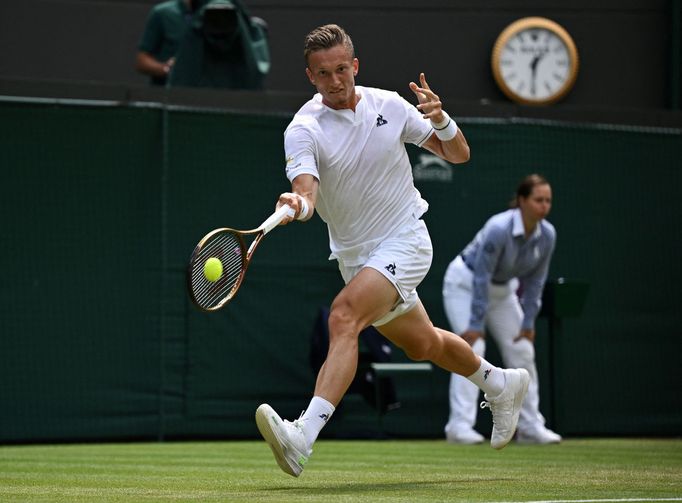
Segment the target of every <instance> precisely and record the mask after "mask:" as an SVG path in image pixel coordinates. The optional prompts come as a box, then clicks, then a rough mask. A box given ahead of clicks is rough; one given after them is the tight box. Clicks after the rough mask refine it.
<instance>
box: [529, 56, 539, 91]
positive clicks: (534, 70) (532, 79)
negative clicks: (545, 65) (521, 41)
mask: <svg viewBox="0 0 682 503" xmlns="http://www.w3.org/2000/svg"><path fill="white" fill-rule="evenodd" d="M539 62H540V55H539V54H538V55H536V56H535V57H534V58H533V60H532V61H531V62H530V73H531V77H530V94H532V95H533V96H535V78H536V77H537V71H538V63H539Z"/></svg>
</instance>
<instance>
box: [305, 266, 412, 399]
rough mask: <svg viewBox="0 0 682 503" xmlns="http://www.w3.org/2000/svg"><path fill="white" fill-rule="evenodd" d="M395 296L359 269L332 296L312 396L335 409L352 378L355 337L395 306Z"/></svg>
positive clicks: (368, 271) (377, 276)
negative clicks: (325, 344)
mask: <svg viewBox="0 0 682 503" xmlns="http://www.w3.org/2000/svg"><path fill="white" fill-rule="evenodd" d="M397 300H398V294H397V292H396V291H395V288H394V287H393V285H391V283H390V282H389V281H388V280H387V279H386V278H384V276H383V275H382V274H380V273H379V272H377V271H375V270H374V269H371V268H364V269H362V270H361V271H360V272H359V273H358V274H357V275H356V276H355V277H354V278H353V279H352V280H351V281H350V282H349V283H348V284H347V285H346V286H345V287H344V288H343V290H341V292H340V293H339V294H338V295H337V296H336V298H335V299H334V302H333V303H332V306H331V310H330V312H329V352H328V353H327V360H326V361H325V363H324V365H322V368H321V369H320V372H319V374H318V376H317V383H316V385H315V396H321V397H324V398H325V399H326V400H328V401H329V402H330V403H332V404H333V405H334V406H336V405H338V403H339V402H340V401H341V398H343V395H344V394H345V393H346V390H347V389H348V387H349V386H350V384H351V383H352V382H353V379H354V378H355V372H356V371H357V366H358V336H359V334H360V331H362V330H363V329H364V328H366V327H367V326H369V325H371V324H372V322H373V321H375V320H378V319H379V318H381V317H382V316H384V315H385V314H386V313H387V312H389V310H390V309H391V308H392V307H393V306H394V305H395V303H396V302H397Z"/></svg>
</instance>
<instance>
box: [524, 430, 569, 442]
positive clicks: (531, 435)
mask: <svg viewBox="0 0 682 503" xmlns="http://www.w3.org/2000/svg"><path fill="white" fill-rule="evenodd" d="M561 440H562V439H561V435H559V434H558V433H554V432H553V431H552V430H550V429H548V428H545V427H544V426H539V427H537V428H533V429H532V430H521V429H519V431H517V432H516V441H517V442H518V443H519V444H558V443H560V442H561Z"/></svg>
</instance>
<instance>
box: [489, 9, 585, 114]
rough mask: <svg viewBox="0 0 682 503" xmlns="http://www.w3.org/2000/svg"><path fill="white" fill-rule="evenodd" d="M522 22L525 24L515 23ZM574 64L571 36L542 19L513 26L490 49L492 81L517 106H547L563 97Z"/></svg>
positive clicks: (572, 79)
mask: <svg viewBox="0 0 682 503" xmlns="http://www.w3.org/2000/svg"><path fill="white" fill-rule="evenodd" d="M539 21H542V22H539ZM521 22H525V23H523V24H517V23H521ZM548 23H549V24H548ZM515 25H516V27H514V26H515ZM577 64H578V60H577V52H576V50H575V45H574V44H573V41H572V40H571V38H570V36H569V35H568V34H567V33H566V32H565V31H564V30H563V29H562V28H561V27H560V26H559V25H556V24H555V23H553V22H552V21H549V20H545V19H543V18H526V19H523V20H520V21H517V22H516V23H513V24H512V25H510V26H509V27H508V28H507V30H505V31H504V32H502V34H501V35H500V37H499V38H498V40H497V43H496V44H495V48H494V50H493V73H494V75H495V79H496V80H497V83H498V85H499V86H500V88H501V89H502V91H503V92H504V93H505V94H506V95H507V96H509V97H510V98H511V99H513V100H514V101H517V102H519V103H526V104H548V103H553V102H555V101H557V100H558V99H560V98H561V97H563V96H564V95H565V94H566V93H567V92H568V91H569V90H570V88H571V87H572V85H573V83H574V81H575V77H576V74H577Z"/></svg>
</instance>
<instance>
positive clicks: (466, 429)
mask: <svg viewBox="0 0 682 503" xmlns="http://www.w3.org/2000/svg"><path fill="white" fill-rule="evenodd" d="M445 439H446V440H447V441H448V442H449V443H451V444H465V445H473V444H482V443H483V441H484V440H485V437H484V436H483V435H481V434H480V433H479V432H477V431H476V430H474V429H473V428H472V427H470V426H462V427H459V428H457V429H451V430H448V431H446V432H445Z"/></svg>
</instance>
